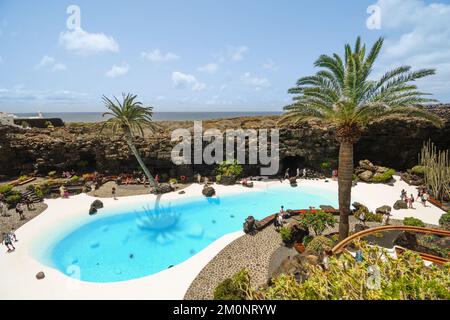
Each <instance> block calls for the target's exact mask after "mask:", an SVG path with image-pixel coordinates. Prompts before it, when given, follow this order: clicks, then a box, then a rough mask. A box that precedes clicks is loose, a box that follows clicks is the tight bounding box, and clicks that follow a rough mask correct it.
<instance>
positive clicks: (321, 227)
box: [298, 211, 336, 236]
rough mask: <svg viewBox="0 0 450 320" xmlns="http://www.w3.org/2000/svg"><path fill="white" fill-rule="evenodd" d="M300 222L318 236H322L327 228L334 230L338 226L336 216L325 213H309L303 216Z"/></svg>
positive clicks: (300, 217)
mask: <svg viewBox="0 0 450 320" xmlns="http://www.w3.org/2000/svg"><path fill="white" fill-rule="evenodd" d="M298 220H299V222H300V223H301V224H302V225H303V226H305V227H307V228H308V229H309V228H310V229H312V230H313V231H314V233H315V234H316V236H320V235H321V234H322V233H323V232H324V231H325V229H326V228H328V227H330V228H333V227H334V225H335V224H336V219H334V216H333V215H332V214H331V213H328V212H325V211H316V212H312V211H308V212H306V213H303V214H301V215H300V216H299V219H298Z"/></svg>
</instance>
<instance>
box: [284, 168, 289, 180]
mask: <svg viewBox="0 0 450 320" xmlns="http://www.w3.org/2000/svg"><path fill="white" fill-rule="evenodd" d="M284 179H289V168H287V169H286V172H285V173H284Z"/></svg>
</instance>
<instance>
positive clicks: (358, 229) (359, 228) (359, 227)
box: [355, 223, 369, 232]
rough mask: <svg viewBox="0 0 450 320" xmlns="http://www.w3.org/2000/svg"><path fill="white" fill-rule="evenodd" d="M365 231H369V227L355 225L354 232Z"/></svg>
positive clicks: (359, 224)
mask: <svg viewBox="0 0 450 320" xmlns="http://www.w3.org/2000/svg"><path fill="white" fill-rule="evenodd" d="M367 229H369V227H368V226H365V225H363V224H361V223H357V224H355V232H361V231H364V230H367Z"/></svg>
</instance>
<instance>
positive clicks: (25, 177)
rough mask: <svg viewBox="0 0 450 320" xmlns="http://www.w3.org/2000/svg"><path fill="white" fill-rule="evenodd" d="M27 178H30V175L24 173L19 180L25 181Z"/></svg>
mask: <svg viewBox="0 0 450 320" xmlns="http://www.w3.org/2000/svg"><path fill="white" fill-rule="evenodd" d="M27 179H28V176H25V175H23V176H20V177H19V179H18V180H19V182H24V181H25V180H27Z"/></svg>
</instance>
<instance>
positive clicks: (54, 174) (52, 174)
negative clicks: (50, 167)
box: [48, 171, 56, 178]
mask: <svg viewBox="0 0 450 320" xmlns="http://www.w3.org/2000/svg"><path fill="white" fill-rule="evenodd" d="M48 176H49V177H50V178H54V177H55V176H56V171H50V172H49V173H48Z"/></svg>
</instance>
